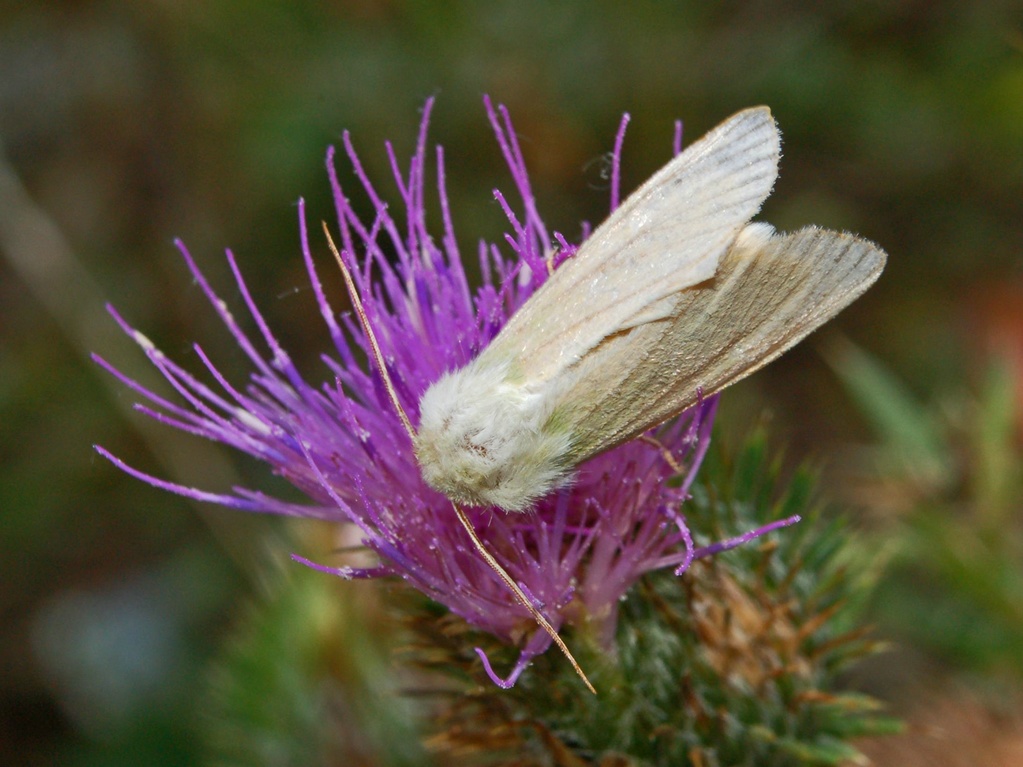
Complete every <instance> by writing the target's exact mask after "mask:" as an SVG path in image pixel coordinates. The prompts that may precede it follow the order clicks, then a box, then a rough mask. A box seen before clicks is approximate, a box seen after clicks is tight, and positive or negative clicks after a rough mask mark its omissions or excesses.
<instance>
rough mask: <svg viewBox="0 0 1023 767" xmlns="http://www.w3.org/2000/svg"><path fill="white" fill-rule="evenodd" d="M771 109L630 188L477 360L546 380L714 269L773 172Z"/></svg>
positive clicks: (652, 315)
mask: <svg viewBox="0 0 1023 767" xmlns="http://www.w3.org/2000/svg"><path fill="white" fill-rule="evenodd" d="M779 152H780V136H779V133H778V129H777V126H776V125H775V122H774V119H773V118H772V117H771V112H770V110H769V109H768V108H767V107H757V108H753V109H747V110H745V111H742V112H739V113H738V114H736V115H734V116H733V117H731V118H730V119H728V120H726V121H725V122H724V123H722V124H721V125H719V126H718V127H717V128H715V129H714V130H712V131H711V132H710V133H708V134H707V135H706V136H704V137H703V138H701V139H700V140H699V141H696V142H694V143H693V144H692V145H691V146H689V147H688V148H687V149H686V150H685V151H684V152H682V153H681V154H680V155H679V156H678V157H676V158H675V159H674V160H672V161H671V162H670V163H668V165H666V166H665V167H664V168H662V169H661V170H660V171H659V172H658V173H656V174H655V175H654V176H653V177H652V178H651V179H650V180H649V181H647V182H646V183H645V184H644V185H643V186H641V187H640V188H639V189H638V190H636V192H634V193H633V194H632V195H631V196H630V197H629V198H628V199H627V200H626V201H625V202H624V203H623V204H622V205H621V206H620V207H619V208H618V209H617V210H616V211H615V212H614V213H613V214H612V215H611V216H610V217H609V218H608V219H607V220H606V221H605V222H604V223H603V224H601V225H600V226H599V227H598V228H597V230H596V231H595V232H594V233H593V235H592V236H591V237H590V238H589V239H588V240H587V241H586V242H585V243H584V244H583V246H582V247H581V248H580V250H579V252H578V253H577V254H576V255H575V256H574V257H573V258H572V259H570V260H569V261H567V262H566V263H565V264H563V265H562V266H561V267H560V268H559V269H558V270H557V271H556V272H555V273H554V274H553V275H552V276H551V277H550V278H549V279H548V280H547V282H546V283H545V284H544V285H543V286H541V287H540V289H539V290H538V291H537V292H536V293H535V294H534V295H533V296H532V297H531V298H530V299H529V300H528V301H527V302H526V303H525V305H523V306H522V308H521V309H520V310H519V311H518V312H516V314H515V315H514V316H512V318H511V320H510V321H509V322H508V324H507V325H506V326H505V327H504V328H503V329H502V330H501V332H500V333H499V334H498V336H497V337H496V338H495V339H494V340H493V341H492V342H491V343H490V344H489V345H488V347H487V349H485V350H484V351H483V353H482V354H481V356H480V358H479V359H478V362H479V363H481V364H483V365H487V364H489V362H490V361H493V362H494V363H495V364H496V363H502V364H503V363H506V362H511V363H512V369H513V370H514V371H515V373H516V374H517V375H520V376H521V377H522V380H524V381H527V382H529V383H536V384H541V383H543V382H546V381H548V380H550V379H552V378H554V377H555V376H556V375H557V374H558V373H560V372H561V371H564V370H566V369H567V368H569V367H571V366H572V365H574V364H576V363H577V362H578V361H579V360H581V359H582V358H583V357H584V356H585V355H586V354H587V353H588V352H589V351H590V350H591V349H593V348H594V347H595V346H597V344H599V343H601V342H602V341H603V340H604V339H606V338H608V337H609V336H612V335H614V334H615V333H621V332H622V331H624V330H627V329H628V328H630V327H635V326H637V325H639V324H643V323H645V322H650V321H656V320H660V319H663V318H664V316H665V311H663V309H662V306H659V304H663V305H664V306H667V308H668V309H670V301H669V302H668V303H667V304H664V300H665V299H666V298H668V297H670V296H672V295H674V294H675V293H677V292H678V291H680V290H682V289H684V288H686V287H688V286H691V285H695V284H697V283H700V282H702V281H704V280H707V279H709V278H710V277H712V276H713V275H714V273H715V271H716V270H717V268H718V263H719V261H720V259H721V257H722V256H723V255H724V253H725V252H726V250H727V249H728V247H729V245H730V244H731V242H732V241H733V240H734V238H735V236H736V235H737V233H738V232H739V231H740V230H741V229H742V228H743V226H745V224H746V223H747V222H748V221H749V219H750V218H751V217H752V216H753V215H754V214H755V213H756V212H757V211H758V210H759V209H760V206H761V204H762V203H763V201H764V199H765V198H766V197H767V195H768V194H769V193H770V191H771V187H772V186H773V185H774V181H775V178H776V176H777V168H778V157H779Z"/></svg>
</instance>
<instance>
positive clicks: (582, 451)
mask: <svg viewBox="0 0 1023 767" xmlns="http://www.w3.org/2000/svg"><path fill="white" fill-rule="evenodd" d="M764 226H765V225H762V224H755V225H753V226H751V227H750V230H751V232H750V233H748V234H747V235H746V236H742V237H740V238H738V240H737V241H736V243H735V244H734V245H733V247H732V248H731V249H730V250H729V251H728V253H727V254H726V256H725V257H724V259H722V262H721V265H720V267H719V269H718V272H717V274H716V275H715V276H714V278H713V279H712V280H708V281H707V282H705V283H702V284H700V285H696V286H693V287H691V288H687V289H686V290H683V291H681V292H680V293H679V294H678V300H677V302H676V304H675V308H674V311H673V313H672V316H671V318H670V319H668V320H666V321H663V322H656V323H652V324H651V325H649V326H645V327H642V328H637V329H636V330H634V331H631V332H629V333H627V334H624V335H623V336H621V337H618V338H615V339H613V340H612V341H610V342H609V343H607V344H606V345H604V346H602V347H598V348H597V349H595V350H594V351H593V352H592V353H591V354H590V355H589V356H588V357H587V359H586V360H585V362H584V363H583V364H582V365H580V366H579V369H578V371H577V375H576V378H575V381H574V382H573V385H572V386H570V387H568V388H567V389H563V392H562V395H561V396H562V398H563V401H562V403H559V404H560V406H561V407H563V408H565V409H567V410H570V411H571V417H570V420H571V424H572V426H571V428H572V432H573V444H572V448H571V459H572V461H574V462H575V463H580V462H582V461H585V460H586V459H587V458H590V457H592V456H594V455H596V454H597V453H600V452H603V451H604V450H607V449H609V448H611V447H614V446H615V445H617V444H620V443H622V442H625V441H627V440H629V439H632V438H633V437H636V436H638V435H639V434H642V433H643V432H644V431H646V430H648V429H650V428H652V427H655V426H657V425H659V424H661V423H663V422H664V421H666V420H668V419H669V418H671V417H673V416H675V415H678V414H679V413H681V412H682V411H683V410H685V409H686V408H688V407H691V406H692V405H694V404H696V402H697V401H698V399H699V397H701V396H704V397H706V396H710V395H711V394H714V393H715V392H718V391H720V390H721V389H723V388H725V387H726V386H729V385H730V384H732V383H735V382H736V381H738V380H740V379H742V378H745V377H746V376H747V375H749V374H750V373H753V372H754V371H756V370H758V369H760V368H761V367H763V366H764V365H766V364H767V363H769V362H770V361H771V360H773V359H775V358H776V357H778V356H779V355H781V354H782V353H783V352H785V351H786V350H787V349H789V348H791V347H792V346H794V345H795V344H797V343H799V341H801V340H802V339H803V338H805V337H806V336H807V335H809V334H810V333H811V332H813V331H814V330H815V329H816V328H818V327H820V326H821V325H822V324H824V323H825V322H827V321H828V320H829V319H831V318H832V317H834V316H835V315H836V314H838V312H840V311H841V310H842V309H843V308H845V307H846V306H848V305H849V304H850V303H852V301H854V300H855V299H856V298H857V297H858V296H860V295H861V294H862V293H863V292H864V291H865V290H866V289H867V288H868V287H870V285H871V284H873V282H874V281H875V280H876V279H877V278H878V276H879V275H880V274H881V270H882V269H883V268H884V263H885V254H884V251H882V250H881V249H880V248H878V247H877V246H876V245H874V244H873V243H871V242H869V241H867V240H863V239H860V238H858V237H854V236H852V235H848V234H842V233H839V232H832V231H826V230H821V229H817V228H815V227H810V228H806V229H802V230H800V231H797V232H794V233H792V234H777V235H773V236H764V230H763V229H762V227H764Z"/></svg>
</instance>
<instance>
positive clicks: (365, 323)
mask: <svg viewBox="0 0 1023 767" xmlns="http://www.w3.org/2000/svg"><path fill="white" fill-rule="evenodd" d="M322 224H323V233H324V234H325V235H327V244H328V246H329V247H330V251H331V253H333V254H334V258H335V259H336V260H337V265H338V266H339V267H340V268H341V274H342V276H343V277H344V278H345V287H346V288H347V289H348V297H349V298H350V299H351V301H352V306H353V307H354V308H355V313H356V315H358V317H359V324H360V325H362V330H363V332H364V333H365V334H366V338H367V339H368V340H369V348H370V351H371V352H372V354H373V361H374V362H375V363H376V366H377V370H379V371H380V377H381V378H382V379H383V381H384V388H385V389H387V396H388V397H390V399H391V404H392V405H394V409H395V411H397V413H398V418H400V419H401V425H402V426H404V427H405V431H407V432H408V435H409V438H410V439H415V436H416V430H415V429H413V428H412V422H411V421H410V420H409V417H408V414H407V413H406V412H405V408H403V407H402V406H401V402H399V401H398V392H397V391H395V388H394V384H393V383H392V382H391V376H390V374H388V372H387V366H386V365H385V364H384V355H383V353H382V352H381V351H380V344H378V343H377V337H376V334H375V333H374V332H373V328H372V327H371V326H370V324H369V317H367V316H366V310H365V308H363V306H362V298H361V297H360V296H359V290H358V288H357V287H356V286H355V280H354V279H352V273H351V272H350V271H349V270H348V267H347V266H345V260H344V259H343V258H341V253H340V252H338V249H337V245H335V244H334V239H333V238H332V237H331V236H330V229H328V228H327V222H326V221H323V222H322Z"/></svg>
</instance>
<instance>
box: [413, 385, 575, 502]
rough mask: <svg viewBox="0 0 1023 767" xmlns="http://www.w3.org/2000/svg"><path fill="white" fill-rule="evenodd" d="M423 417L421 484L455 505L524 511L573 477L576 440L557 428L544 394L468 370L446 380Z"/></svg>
mask: <svg viewBox="0 0 1023 767" xmlns="http://www.w3.org/2000/svg"><path fill="white" fill-rule="evenodd" d="M495 378H497V379H498V380H496V381H495V380H494V379H495ZM419 413H420V422H419V431H418V433H417V434H416V439H415V451H416V459H417V460H418V461H419V467H420V470H421V471H422V473H423V478H424V479H425V480H426V482H427V484H429V485H430V486H431V487H433V488H435V489H436V490H439V491H440V492H442V493H444V494H445V495H446V496H448V497H449V498H450V499H451V500H453V501H455V502H457V503H461V504H466V505H470V506H497V507H500V508H502V509H504V510H506V511H525V510H527V509H528V508H529V507H530V506H532V504H533V502H534V501H536V500H537V499H538V498H540V497H541V496H543V495H545V494H547V493H548V492H549V491H550V490H552V489H553V488H554V487H556V486H557V485H559V484H561V483H563V482H564V481H565V479H566V477H567V474H568V470H567V468H566V467H567V465H568V461H567V457H566V454H567V451H568V447H569V444H570V440H569V438H568V435H567V433H566V432H564V431H561V430H558V429H555V428H553V427H552V418H551V408H550V407H549V403H547V402H545V398H544V396H543V394H542V393H537V392H530V391H528V389H527V388H526V387H525V386H521V385H516V384H510V383H507V382H506V380H502V379H501V378H500V377H498V376H496V375H495V374H494V373H493V372H492V371H491V372H489V373H488V372H486V371H484V372H480V371H479V370H476V369H474V367H473V366H470V367H468V368H465V369H463V370H459V371H456V372H454V373H451V374H448V375H446V376H444V377H443V378H441V379H440V380H439V381H437V382H436V383H435V384H434V385H433V386H431V387H430V388H429V389H428V390H427V392H426V394H424V395H423V398H422V399H421V400H420V403H419Z"/></svg>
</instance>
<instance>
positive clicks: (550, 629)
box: [451, 502, 597, 695]
mask: <svg viewBox="0 0 1023 767" xmlns="http://www.w3.org/2000/svg"><path fill="white" fill-rule="evenodd" d="M451 505H452V506H454V507H455V514H457V515H458V521H459V522H461V523H462V527H464V528H465V531H466V532H467V533H469V537H470V538H472V545H473V546H475V547H476V551H478V552H479V554H480V556H481V557H483V559H484V560H486V563H487V564H488V565H490V568H491V569H492V570H493V571H494V572H495V573H497V574H498V575H499V576H500V578H501V580H502V581H504V583H505V585H506V586H508V588H510V589H511V590H512V592H514V594H515V597H516V598H517V599H518V600H519V602H521V603H522V605H523V606H524V607H525V608H526V609H527V610H529V614H530V615H532V616H533V620H535V621H536V622H537V623H538V624H539V625H540V628H542V629H543V630H544V631H546V632H547V633H548V634H549V635H550V638H551V639H553V640H554V644H556V645H557V646H558V649H559V650H561V652H562V653H563V654H564V655H565V657H566V658H568V662H569V663H571V664H572V668H574V669H575V673H577V674H578V675H579V678H580V679H582V680H583V684H585V685H586V687H587V689H589V691H590V692H592V693H593V694H594V695H596V694H597V690H596V688H595V687H594V686H593V685H592V684H591V683H590V680H589V679H588V678H587V676H586V672H584V671H583V669H582V666H580V665H579V663H578V661H576V659H575V656H573V655H572V651H571V650H569V649H568V645H566V644H565V641H564V640H563V639H562V638H561V637H560V636H559V635H558V632H557V631H555V630H554V626H552V625H551V624H550V622H549V621H548V620H547V619H546V618H545V617H544V615H543V613H542V612H540V611H539V610H538V609H537V608H536V606H535V605H534V604H533V603H532V602H531V601H530V600H529V597H527V596H526V594H525V592H524V591H523V590H522V589H521V588H520V587H519V584H517V583H516V582H515V580H514V579H513V578H512V577H511V576H510V575H509V574H508V571H507V570H505V569H504V568H503V567H502V566H501V563H500V562H498V561H497V560H496V559H494V555H493V554H491V553H490V552H489V551H487V548H486V546H484V545H483V541H481V540H480V539H479V536H477V535H476V531H475V530H474V529H473V527H472V523H471V522H469V518H468V517H466V516H465V512H464V511H463V510H462V508H461V507H460V506H459V505H458V504H457V503H454V502H452V504H451Z"/></svg>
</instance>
